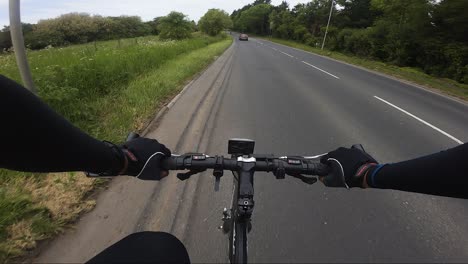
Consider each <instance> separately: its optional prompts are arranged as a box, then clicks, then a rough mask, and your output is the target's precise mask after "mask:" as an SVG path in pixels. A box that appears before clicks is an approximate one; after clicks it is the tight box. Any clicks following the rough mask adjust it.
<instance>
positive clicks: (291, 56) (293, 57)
mask: <svg viewBox="0 0 468 264" xmlns="http://www.w3.org/2000/svg"><path fill="white" fill-rule="evenodd" d="M280 52H281V53H283V54H284V55H286V56H289V57H291V58H294V56H293V55H291V54H288V53H286V52H282V51H280Z"/></svg>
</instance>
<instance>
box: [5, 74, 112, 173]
mask: <svg viewBox="0 0 468 264" xmlns="http://www.w3.org/2000/svg"><path fill="white" fill-rule="evenodd" d="M0 113H1V122H2V126H1V128H0V142H1V143H0V145H1V147H0V167H1V168H7V169H12V170H19V171H34V172H59V171H91V172H105V171H109V170H110V169H112V168H119V167H120V166H121V164H120V160H119V158H118V156H116V155H115V153H114V152H113V151H112V149H111V148H110V147H108V146H107V145H106V144H105V143H103V142H101V141H99V140H96V139H94V138H92V137H91V136H89V135H87V134H86V133H84V132H82V131H81V130H79V129H78V128H77V127H75V126H73V125H72V124H71V123H70V122H68V121H67V120H65V119H64V118H63V117H61V116H60V115H58V114H57V113H56V112H55V111H53V110H52V109H51V108H49V107H48V106H47V105H46V104H45V103H43V102H42V101H41V100H40V99H39V98H38V97H36V96H35V95H34V94H32V93H31V92H29V91H28V90H26V89H25V88H24V87H22V86H21V85H19V84H17V83H16V82H14V81H12V80H10V79H8V78H6V77H4V76H2V75H0Z"/></svg>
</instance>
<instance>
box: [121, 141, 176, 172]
mask: <svg viewBox="0 0 468 264" xmlns="http://www.w3.org/2000/svg"><path fill="white" fill-rule="evenodd" d="M119 148H120V149H121V150H122V151H123V153H124V154H125V158H126V161H127V162H126V164H125V165H124V168H123V169H122V171H121V172H120V174H122V175H131V176H136V177H137V178H138V179H142V180H160V179H162V178H163V177H165V176H167V175H168V172H167V171H166V170H164V169H162V168H161V161H162V160H163V159H165V158H166V157H170V156H171V151H170V150H169V149H168V148H166V146H164V145H163V144H161V143H159V142H158V141H157V140H155V139H149V138H143V137H138V138H135V139H131V140H129V141H127V142H125V143H124V144H123V145H121V146H119Z"/></svg>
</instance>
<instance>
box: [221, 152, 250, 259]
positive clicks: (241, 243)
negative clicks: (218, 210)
mask: <svg viewBox="0 0 468 264" xmlns="http://www.w3.org/2000/svg"><path fill="white" fill-rule="evenodd" d="M233 158H235V156H233ZM237 159H238V160H239V161H242V167H241V168H240V169H239V171H233V172H232V173H233V175H234V191H233V197H232V204H231V215H230V216H228V215H226V210H225V211H224V212H223V214H224V218H223V220H229V221H230V228H229V230H228V232H229V259H230V261H231V263H247V233H248V231H250V219H251V216H252V212H253V207H254V200H253V196H254V186H253V176H254V172H255V171H254V164H255V158H254V157H250V156H239V157H237Z"/></svg>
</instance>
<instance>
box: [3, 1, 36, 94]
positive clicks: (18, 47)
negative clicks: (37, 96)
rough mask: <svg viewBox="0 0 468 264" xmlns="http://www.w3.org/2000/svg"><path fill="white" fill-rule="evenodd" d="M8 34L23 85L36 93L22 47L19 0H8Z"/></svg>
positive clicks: (24, 49)
mask: <svg viewBox="0 0 468 264" xmlns="http://www.w3.org/2000/svg"><path fill="white" fill-rule="evenodd" d="M9 8H10V35H11V42H12V43H13V49H14V51H15V56H16V64H18V69H19V72H20V74H21V79H22V80H23V84H24V86H26V88H28V89H29V90H30V91H31V92H33V93H36V87H35V86H34V82H33V80H32V75H31V70H30V68H29V64H28V59H27V57H26V48H25V47H24V38H23V26H22V25H21V13H20V0H10V3H9Z"/></svg>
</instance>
